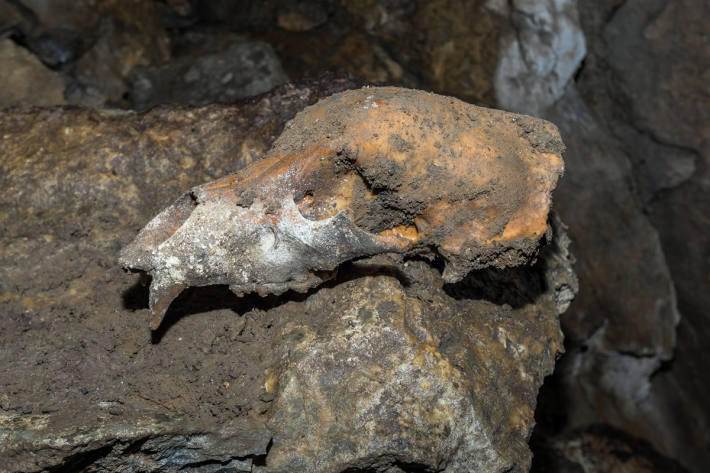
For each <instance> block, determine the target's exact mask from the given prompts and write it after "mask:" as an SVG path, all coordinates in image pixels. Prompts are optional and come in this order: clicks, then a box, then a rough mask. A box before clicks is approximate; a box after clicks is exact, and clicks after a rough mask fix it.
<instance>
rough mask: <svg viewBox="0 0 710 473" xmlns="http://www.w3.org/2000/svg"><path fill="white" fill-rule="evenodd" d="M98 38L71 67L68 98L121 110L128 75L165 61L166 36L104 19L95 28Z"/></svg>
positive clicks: (124, 99)
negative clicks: (138, 30) (145, 32)
mask: <svg viewBox="0 0 710 473" xmlns="http://www.w3.org/2000/svg"><path fill="white" fill-rule="evenodd" d="M98 35H99V39H98V40H97V41H96V42H95V44H94V45H93V47H92V48H91V49H89V50H88V51H87V52H86V53H85V54H84V55H83V56H82V57H81V58H80V59H79V60H78V61H77V62H76V63H74V64H73V65H72V68H71V76H72V77H73V78H74V81H73V83H72V84H71V86H70V89H69V93H68V99H69V101H70V102H71V103H72V104H79V105H86V106H92V107H96V108H101V107H124V108H127V107H128V106H129V105H131V104H130V102H129V101H128V100H127V99H128V93H129V90H130V85H129V83H128V74H129V72H130V71H132V70H133V69H134V68H135V67H137V66H148V65H151V64H156V63H162V62H164V61H165V60H166V59H168V58H169V50H168V48H167V45H168V38H167V34H166V33H165V32H163V35H162V36H152V35H147V34H143V33H140V32H137V31H134V30H132V29H131V28H130V27H129V26H126V25H124V24H123V23H120V22H116V21H114V20H111V19H108V20H104V21H102V22H101V24H100V27H99V28H98Z"/></svg>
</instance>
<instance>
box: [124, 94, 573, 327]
mask: <svg viewBox="0 0 710 473" xmlns="http://www.w3.org/2000/svg"><path fill="white" fill-rule="evenodd" d="M562 150H563V145H562V142H561V140H560V138H559V133H558V131H557V129H556V127H555V126H554V125H552V124H551V123H548V122H545V121H542V120H538V119H534V118H531V117H526V116H522V115H516V114H511V113H506V112H502V111H498V110H489V109H484V108H480V107H476V106H474V105H470V104H467V103H464V102H461V101H459V100H456V99H453V98H450V97H443V96H439V95H435V94H430V93H426V92H421V91H415V90H409V89H400V88H394V87H382V88H363V89H359V90H351V91H347V92H343V93H339V94H335V95H333V96H331V97H328V98H326V99H323V100H321V101H320V102H318V103H316V104H315V105H313V106H311V107H308V108H306V109H305V110H303V111H302V112H301V113H299V114H298V115H297V116H296V117H295V118H294V119H293V120H292V121H291V122H289V123H288V124H287V126H286V129H285V130H284V132H283V133H282V135H281V136H280V137H279V138H278V140H277V141H276V142H275V143H274V145H273V147H272V149H271V151H270V152H269V153H268V154H267V156H266V157H265V158H264V159H263V160H261V161H258V162H256V163H254V164H252V165H251V166H249V167H247V168H245V169H243V170H241V171H240V172H238V173H236V174H233V175H231V176H227V177H225V178H222V179H219V180H217V181H214V182H212V183H208V184H205V185H202V186H199V187H196V188H194V189H192V190H191V191H189V192H188V193H186V194H185V195H183V196H182V197H181V198H179V199H178V200H177V201H176V202H175V203H174V204H173V205H171V206H170V207H168V208H167V209H166V210H164V211H163V212H161V213H160V214H159V215H158V216H156V217H155V218H154V219H153V220H152V221H151V222H150V223H148V225H147V226H146V227H145V228H144V229H143V230H142V231H141V232H140V233H139V235H138V237H137V238H136V239H135V241H133V242H132V243H131V244H130V245H129V246H128V247H126V248H125V249H124V250H123V252H122V254H121V261H122V264H123V265H124V266H126V267H129V268H133V269H139V270H143V271H146V272H148V273H150V274H151V276H152V277H153V281H152V284H151V295H150V307H151V310H152V312H153V321H152V323H151V327H152V328H154V329H155V328H157V326H158V325H159V324H160V321H161V319H162V317H163V315H164V313H165V311H166V310H167V308H168V306H169V304H170V302H171V301H172V300H173V299H174V298H175V297H177V295H178V294H179V293H180V292H181V291H182V290H183V289H184V288H185V287H188V286H204V285H210V284H227V285H229V287H230V289H231V290H232V291H234V292H235V293H237V294H244V293H247V292H258V293H259V294H262V295H265V294H270V293H273V294H279V293H282V292H284V291H286V290H288V289H293V290H297V291H306V290H308V289H309V288H312V287H315V286H317V285H318V284H320V283H321V282H322V281H323V279H324V278H326V277H328V274H330V272H331V271H332V270H334V269H335V268H337V266H338V265H339V264H341V263H343V262H345V261H348V260H351V259H354V258H358V257H364V256H370V255H374V254H378V253H387V252H398V253H421V252H431V253H435V254H436V255H438V256H440V257H442V258H443V259H444V261H445V271H444V279H445V280H446V281H448V282H455V281H458V280H460V279H461V278H463V276H465V275H466V274H467V273H468V272H469V271H470V270H471V269H480V268H484V267H487V266H496V267H501V268H503V267H508V266H516V265H519V264H522V263H525V262H527V261H528V259H529V258H530V257H532V256H534V254H535V252H536V250H537V247H538V244H539V241H540V239H541V238H542V237H543V236H544V235H545V234H546V233H547V231H548V227H547V215H548V211H549V208H550V203H551V192H552V190H553V189H554V187H555V185H556V182H557V179H558V178H559V176H560V175H561V173H562V170H563V163H562V158H561V152H562Z"/></svg>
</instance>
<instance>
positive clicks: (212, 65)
mask: <svg viewBox="0 0 710 473" xmlns="http://www.w3.org/2000/svg"><path fill="white" fill-rule="evenodd" d="M128 80H129V81H130V84H131V95H130V100H131V102H132V105H133V108H136V109H138V110H145V109H147V108H150V107H152V106H154V105H157V104H160V103H184V104H193V105H206V104H209V103H215V102H233V101H235V100H236V99H240V98H244V97H250V96H253V95H258V94H261V93H263V92H267V91H269V90H271V89H272V88H274V87H276V86H277V85H281V84H283V83H284V82H286V81H287V80H288V77H287V76H286V74H285V73H284V71H283V69H282V67H281V63H280V62H279V59H278V58H277V57H276V55H275V53H274V51H273V49H272V48H271V46H269V45H268V44H266V43H264V42H261V41H247V40H244V39H242V38H239V37H233V38H230V40H229V41H228V42H226V45H225V46H223V47H222V48H221V49H219V50H210V49H209V48H205V47H203V48H200V49H198V50H197V51H193V52H192V54H185V55H179V56H176V57H174V58H173V59H172V61H171V62H170V63H168V64H165V65H161V66H153V67H136V68H134V69H133V70H132V71H131V73H130V75H129V77H128Z"/></svg>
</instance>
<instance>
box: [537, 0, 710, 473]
mask: <svg viewBox="0 0 710 473" xmlns="http://www.w3.org/2000/svg"><path fill="white" fill-rule="evenodd" d="M580 7H581V9H582V12H581V15H580V18H581V19H582V21H583V27H584V29H585V34H586V36H587V37H588V44H589V49H590V54H589V55H588V56H587V58H586V59H585V66H584V68H583V69H582V70H581V71H580V73H579V75H578V80H577V88H578V89H579V95H577V93H576V92H571V93H570V94H568V96H567V97H566V98H564V99H563V100H562V101H561V102H560V103H559V104H558V105H557V106H555V107H554V109H553V110H552V111H551V113H549V114H546V115H545V116H546V117H547V118H548V119H550V120H551V121H553V122H554V123H557V124H559V125H561V131H562V135H563V137H564V139H565V142H566V143H567V144H568V146H569V149H570V153H569V155H568V156H569V159H570V162H569V166H568V175H567V177H568V178H569V179H568V180H566V181H565V183H563V185H562V186H561V188H560V197H561V198H560V200H559V202H560V203H561V206H560V213H561V215H562V217H563V218H566V219H568V221H569V222H570V228H571V230H570V233H571V234H572V238H573V240H574V241H575V242H576V243H577V244H578V245H579V247H580V248H585V250H584V251H580V252H578V259H579V260H580V262H583V261H585V260H587V258H588V261H589V263H590V264H589V265H588V266H586V267H585V265H584V264H580V266H579V267H578V272H579V275H580V280H581V281H582V282H581V286H582V287H583V288H587V287H589V289H590V290H589V291H587V290H582V291H581V293H580V296H579V298H578V300H577V301H576V302H575V304H574V305H573V306H572V307H571V309H570V311H569V312H568V314H567V315H566V316H565V317H564V318H563V320H562V323H563V327H564V329H565V333H566V334H568V335H570V336H571V337H570V339H569V343H568V347H569V348H570V349H569V351H568V355H567V356H566V357H565V358H564V359H563V360H561V363H560V365H558V370H559V376H560V377H562V378H564V380H565V382H564V383H562V385H561V386H560V385H558V387H559V388H560V393H562V392H564V393H565V394H564V395H559V396H553V399H554V400H553V401H552V402H553V404H554V405H557V406H559V405H560V403H564V405H566V406H568V407H567V413H566V415H565V417H566V421H565V423H566V425H567V426H568V427H575V426H584V425H586V424H588V423H590V422H600V421H602V422H607V423H609V424H611V425H614V426H616V427H618V428H621V429H623V430H625V431H626V432H628V433H631V434H633V435H636V436H640V437H643V438H645V439H647V440H649V441H650V442H651V443H652V444H653V445H654V447H655V448H656V449H657V450H658V451H660V452H661V453H663V454H665V455H668V456H670V457H673V458H676V459H678V460H679V461H680V462H681V463H683V464H684V465H685V466H686V467H688V468H689V469H691V470H693V471H698V472H700V471H705V469H706V466H707V464H708V463H709V462H710V456H708V450H707V448H706V447H707V445H708V443H709V442H710V430H709V427H710V410H709V406H710V405H709V404H708V402H707V398H706V396H705V393H706V392H707V389H708V386H707V379H708V378H707V376H705V373H706V371H707V368H706V367H707V366H708V363H710V358H708V350H707V348H706V346H705V344H704V342H703V341H702V340H705V339H706V338H707V337H708V336H710V333H708V331H707V327H708V323H707V310H706V308H707V306H708V303H710V299H708V296H707V295H708V294H710V280H709V279H708V273H707V262H708V248H710V242H709V241H708V238H707V235H708V234H710V220H708V215H710V201H708V199H707V196H708V195H710V194H708V188H707V182H710V181H709V180H708V171H707V170H708V166H707V163H708V151H707V150H708V147H707V143H708V136H710V121H709V119H708V114H707V111H708V110H709V109H710V104H709V103H708V96H709V92H710V89H708V87H709V86H708V84H710V81H708V80H707V79H706V77H705V76H707V67H704V65H706V64H708V61H710V56H708V54H709V51H710V50H709V49H708V47H707V41H706V36H705V33H704V32H705V31H707V18H708V17H709V16H708V15H709V12H708V4H707V2H702V1H699V2H692V1H682V2H653V1H652V2H640V1H626V2H613V1H610V2H605V3H604V4H603V5H602V6H600V4H599V2H581V3H580ZM584 103H586V104H588V105H584ZM575 104H576V105H575ZM575 115H576V116H577V117H578V118H577V119H575V118H574V116H575ZM582 117H587V118H582ZM564 123H567V124H569V125H564ZM590 130H594V131H593V133H591V132H590ZM585 135H586V136H589V137H590V138H591V137H594V138H593V139H586V138H584V137H585ZM585 155H586V156H587V157H586V158H582V157H583V156H585ZM577 156H578V157H580V158H582V159H580V161H579V162H576V161H575V159H576V158H575V157H577ZM582 161H584V162H582ZM585 163H586V164H585ZM592 163H595V166H590V164H592ZM585 168H586V169H588V170H589V171H584V170H585ZM574 169H577V170H579V171H580V173H576V172H575V171H574ZM612 169H617V170H618V172H616V177H614V175H613V174H610V173H609V171H610V170H612ZM599 171H603V172H604V174H606V176H608V177H612V178H613V180H614V181H616V184H615V185H614V186H613V187H612V186H608V187H607V185H603V184H601V183H600V181H599V180H598V176H600V174H599ZM582 172H584V173H585V174H586V172H590V174H587V175H583V174H582ZM576 176H579V178H577V177H576ZM604 180H605V181H607V182H609V184H611V182H612V181H610V180H609V179H608V178H607V179H604ZM590 181H592V182H594V183H595V184H594V186H590V185H589V184H588V183H589V182H590ZM575 182H577V183H578V185H575V186H574V189H571V188H570V187H569V186H568V185H571V184H574V183H575ZM602 182H603V181H602ZM565 184H567V185H565ZM605 187H606V189H605ZM585 188H586V189H587V191H586V192H593V193H595V194H596V196H597V197H595V198H596V199H597V204H598V205H599V206H601V205H602V204H601V202H603V201H604V200H606V199H608V200H607V201H608V202H609V204H610V205H609V207H608V208H607V209H606V210H604V211H603V212H602V211H600V210H599V209H600V207H598V208H597V209H596V210H595V211H594V212H593V214H594V215H599V216H601V215H604V219H603V220H602V221H598V220H595V219H594V218H593V217H591V216H592V213H589V214H588V217H587V218H586V219H585V218H583V217H582V216H581V215H580V208H584V207H580V205H571V206H570V207H569V209H568V210H566V209H565V207H566V205H565V203H566V202H570V199H569V196H570V195H573V194H574V195H579V193H580V190H582V189H585ZM602 196H604V198H603V199H599V197H602ZM612 206H613V208H612ZM614 209H616V210H614ZM622 209H624V210H622ZM575 220H576V221H575ZM585 221H586V223H585ZM649 224H650V225H649ZM654 227H655V228H654ZM575 228H576V230H575ZM599 228H604V229H605V230H604V231H602V232H599ZM600 234H601V235H602V236H601V237H600ZM591 235H597V238H600V241H597V242H594V241H592V239H593V238H594V237H593V236H591ZM612 235H613V236H612ZM601 238H603V239H601ZM607 238H608V240H607ZM623 241H625V242H628V243H622V242H623ZM611 242H613V244H610V243H611ZM585 253H586V254H587V255H588V256H587V255H585ZM614 253H616V256H614ZM664 260H665V261H664ZM619 261H624V264H623V265H620V264H619ZM595 281H596V282H595ZM600 283H601V284H600ZM676 294H677V295H676ZM676 325H677V329H676V328H675V326H676ZM580 399H584V402H580ZM542 402H543V404H544V403H545V401H544V397H543V401H542ZM659 426H663V428H659Z"/></svg>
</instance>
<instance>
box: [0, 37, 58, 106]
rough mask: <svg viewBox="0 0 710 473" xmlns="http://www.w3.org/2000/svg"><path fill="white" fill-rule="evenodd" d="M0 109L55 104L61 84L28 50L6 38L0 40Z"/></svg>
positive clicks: (54, 73)
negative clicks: (1, 85) (0, 66)
mask: <svg viewBox="0 0 710 473" xmlns="http://www.w3.org/2000/svg"><path fill="white" fill-rule="evenodd" d="M0 62H1V63H2V65H3V66H2V68H0V84H5V85H4V86H3V87H0V109H3V108H6V107H13V106H22V105H25V106H26V105H59V104H63V103H66V102H65V100H64V81H63V80H62V78H61V76H60V75H59V74H57V73H56V72H54V71H52V70H50V69H47V68H46V67H45V66H44V65H42V63H41V62H39V60H38V59H37V58H36V57H35V56H34V55H32V53H30V52H29V51H27V50H26V49H24V48H23V47H21V46H18V45H17V44H15V43H14V42H13V41H11V40H9V39H0Z"/></svg>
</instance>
